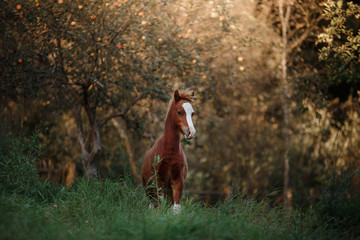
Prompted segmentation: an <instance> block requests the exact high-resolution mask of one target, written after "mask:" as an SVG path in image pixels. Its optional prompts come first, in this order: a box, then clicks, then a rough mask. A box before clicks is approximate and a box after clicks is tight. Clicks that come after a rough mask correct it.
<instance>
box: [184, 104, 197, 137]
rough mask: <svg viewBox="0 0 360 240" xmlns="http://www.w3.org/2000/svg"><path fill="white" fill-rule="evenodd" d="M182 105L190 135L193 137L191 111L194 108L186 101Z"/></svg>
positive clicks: (194, 131)
mask: <svg viewBox="0 0 360 240" xmlns="http://www.w3.org/2000/svg"><path fill="white" fill-rule="evenodd" d="M182 107H183V108H184V110H185V113H186V121H187V123H188V126H189V130H190V135H191V137H195V134H196V130H195V127H194V124H193V122H192V113H193V112H194V109H193V107H192V106H191V104H190V103H188V102H186V103H183V105H182Z"/></svg>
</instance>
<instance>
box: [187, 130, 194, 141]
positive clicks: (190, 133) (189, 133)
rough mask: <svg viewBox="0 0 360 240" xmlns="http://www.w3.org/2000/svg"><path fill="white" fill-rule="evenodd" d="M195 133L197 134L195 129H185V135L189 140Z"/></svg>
mask: <svg viewBox="0 0 360 240" xmlns="http://www.w3.org/2000/svg"><path fill="white" fill-rule="evenodd" d="M195 135H196V130H195V129H190V130H186V131H184V136H185V138H186V139H187V140H191V139H193V138H194V137H195Z"/></svg>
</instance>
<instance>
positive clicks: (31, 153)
mask: <svg viewBox="0 0 360 240" xmlns="http://www.w3.org/2000/svg"><path fill="white" fill-rule="evenodd" d="M38 135H39V133H38V132H35V133H34V134H33V135H32V136H31V137H30V138H28V139H21V140H20V139H18V138H16V137H14V136H13V135H12V134H11V133H6V134H4V135H1V136H0V190H1V191H5V192H7V193H18V194H24V195H27V196H33V195H34V194H38V189H39V188H40V187H41V181H40V178H39V176H38V175H37V169H36V167H35V161H36V160H37V158H38V157H39V155H40V153H41V147H40V145H39V142H38V139H37V137H38Z"/></svg>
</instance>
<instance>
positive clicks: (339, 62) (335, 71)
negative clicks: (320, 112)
mask: <svg viewBox="0 0 360 240" xmlns="http://www.w3.org/2000/svg"><path fill="white" fill-rule="evenodd" d="M324 5H325V11H324V16H325V17H326V18H327V19H329V25H328V26H327V28H326V31H325V32H324V33H321V34H320V35H319V36H318V38H319V43H322V44H324V46H323V47H322V48H321V49H320V52H319V58H320V60H321V61H325V62H326V63H327V67H328V73H327V77H328V81H330V84H334V85H339V84H341V83H344V84H348V85H350V86H351V87H356V86H358V82H359V80H360V79H359V69H360V65H359V62H360V58H359V50H360V34H359V29H360V19H359V18H360V5H358V4H355V3H353V2H347V3H346V4H345V3H343V1H334V0H331V1H328V2H327V3H325V4H324ZM353 90H356V89H353ZM355 93H356V92H355Z"/></svg>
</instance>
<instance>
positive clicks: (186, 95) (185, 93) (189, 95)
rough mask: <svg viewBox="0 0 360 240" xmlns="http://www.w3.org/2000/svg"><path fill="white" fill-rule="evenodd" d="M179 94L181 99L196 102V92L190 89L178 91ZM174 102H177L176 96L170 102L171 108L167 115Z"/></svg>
mask: <svg viewBox="0 0 360 240" xmlns="http://www.w3.org/2000/svg"><path fill="white" fill-rule="evenodd" d="M178 93H179V96H180V99H184V100H186V101H189V102H194V101H195V96H194V91H192V90H190V89H181V90H178ZM174 101H175V99H174V96H172V98H171V100H170V102H169V107H168V111H167V113H169V110H170V108H171V106H172V105H173V104H174ZM166 115H167V114H166Z"/></svg>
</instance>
